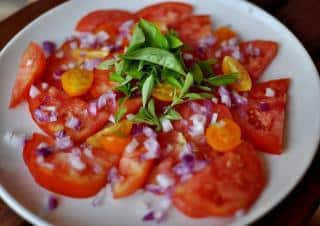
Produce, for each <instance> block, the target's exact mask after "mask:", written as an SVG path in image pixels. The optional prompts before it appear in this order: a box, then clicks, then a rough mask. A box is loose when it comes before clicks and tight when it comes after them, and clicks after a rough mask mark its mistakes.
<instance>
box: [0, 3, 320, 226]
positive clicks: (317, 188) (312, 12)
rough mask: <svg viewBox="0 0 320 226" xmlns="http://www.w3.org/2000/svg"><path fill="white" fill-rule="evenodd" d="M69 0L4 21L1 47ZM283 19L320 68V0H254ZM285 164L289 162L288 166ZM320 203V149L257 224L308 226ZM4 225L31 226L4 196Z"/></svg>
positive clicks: (0, 213) (0, 209)
mask: <svg viewBox="0 0 320 226" xmlns="http://www.w3.org/2000/svg"><path fill="white" fill-rule="evenodd" d="M64 1H65V0H40V1H38V2H36V3H33V4H31V5H29V6H27V7H25V8H23V9H22V10H20V11H18V12H17V13H15V14H14V15H12V16H11V17H9V18H8V19H6V20H4V21H2V22H0V49H2V48H3V47H4V45H5V44H6V43H7V42H8V41H9V40H10V39H11V38H12V37H13V36H14V35H15V34H16V33H17V32H18V31H19V30H21V29H22V28H23V27H24V26H25V25H26V24H28V23H29V22H30V21H32V20H33V19H35V18H37V17H38V16H39V15H40V14H42V13H44V12H45V11H47V10H49V9H51V8H52V7H54V6H56V5H58V4H60V3H62V2H64ZM252 2H254V3H255V4H257V5H259V6H261V7H262V8H264V9H266V10H267V11H269V12H270V13H271V14H273V15H274V16H275V17H277V18H278V19H279V20H280V21H282V22H283V23H284V24H285V25H286V26H287V27H288V28H289V29H290V30H291V31H292V32H293V33H294V34H295V35H296V36H297V37H298V38H299V39H300V40H301V41H302V43H303V44H304V46H305V47H306V48H307V50H308V52H309V53H310V55H311V56H312V58H313V60H314V62H315V64H316V66H317V68H318V71H319V70H320V25H319V22H320V0H252ZM284 167H285V166H284ZM319 204H320V150H319V148H318V152H317V155H316V157H315V159H314V161H313V163H312V165H311V167H310V168H309V170H308V171H307V173H306V174H305V176H304V178H303V179H302V180H301V181H300V182H299V184H298V185H297V186H296V188H295V189H294V190H293V191H292V192H291V193H290V194H289V195H288V196H287V197H286V198H285V199H284V200H283V201H282V202H281V203H280V204H279V205H278V206H276V207H275V208H274V209H273V210H272V211H270V212H269V213H267V214H266V215H265V216H263V217H262V218H261V219H259V220H258V221H256V222H255V223H254V224H253V226H306V225H308V222H309V220H310V218H311V216H312V215H313V214H314V212H315V210H316V209H317V207H319ZM0 225H1V226H29V225H30V224H29V223H27V222H26V221H25V220H23V219H22V218H21V217H19V216H18V215H16V214H15V213H14V212H13V211H12V210H11V209H10V208H9V207H7V206H6V204H5V203H3V202H2V201H1V200H0Z"/></svg>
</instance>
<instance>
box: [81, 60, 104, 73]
mask: <svg viewBox="0 0 320 226" xmlns="http://www.w3.org/2000/svg"><path fill="white" fill-rule="evenodd" d="M101 62H102V60H101V59H86V60H85V61H84V63H83V69H85V70H88V71H92V70H93V69H95V68H96V66H98V65H99V64H100V63H101Z"/></svg>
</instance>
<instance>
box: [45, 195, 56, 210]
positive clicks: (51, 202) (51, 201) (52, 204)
mask: <svg viewBox="0 0 320 226" xmlns="http://www.w3.org/2000/svg"><path fill="white" fill-rule="evenodd" d="M58 205H59V200H58V198H57V197H56V196H53V195H49V197H48V199H47V205H46V208H47V210H50V211H52V210H55V209H56V208H57V207H58Z"/></svg>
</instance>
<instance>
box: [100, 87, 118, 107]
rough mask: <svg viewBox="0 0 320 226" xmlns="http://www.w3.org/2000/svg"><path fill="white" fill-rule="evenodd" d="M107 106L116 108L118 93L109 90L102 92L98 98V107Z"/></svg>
mask: <svg viewBox="0 0 320 226" xmlns="http://www.w3.org/2000/svg"><path fill="white" fill-rule="evenodd" d="M105 106H108V108H114V107H115V106H116V94H115V93H113V92H111V91H109V92H107V93H104V94H102V95H101V96H100V97H99V98H98V100H97V108H98V109H101V108H103V107H105Z"/></svg>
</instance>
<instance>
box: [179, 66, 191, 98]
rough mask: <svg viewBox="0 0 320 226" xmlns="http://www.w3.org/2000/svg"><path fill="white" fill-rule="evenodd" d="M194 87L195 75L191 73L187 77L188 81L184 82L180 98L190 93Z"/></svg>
mask: <svg viewBox="0 0 320 226" xmlns="http://www.w3.org/2000/svg"><path fill="white" fill-rule="evenodd" d="M192 85H193V74H192V73H191V72H189V73H188V74H187V76H186V79H185V80H184V84H183V87H182V89H181V91H180V97H183V96H184V95H185V94H186V93H187V92H188V90H189V89H190V87H191V86H192Z"/></svg>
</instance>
